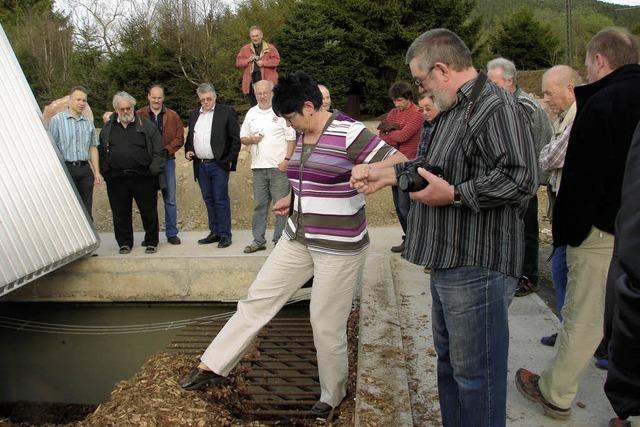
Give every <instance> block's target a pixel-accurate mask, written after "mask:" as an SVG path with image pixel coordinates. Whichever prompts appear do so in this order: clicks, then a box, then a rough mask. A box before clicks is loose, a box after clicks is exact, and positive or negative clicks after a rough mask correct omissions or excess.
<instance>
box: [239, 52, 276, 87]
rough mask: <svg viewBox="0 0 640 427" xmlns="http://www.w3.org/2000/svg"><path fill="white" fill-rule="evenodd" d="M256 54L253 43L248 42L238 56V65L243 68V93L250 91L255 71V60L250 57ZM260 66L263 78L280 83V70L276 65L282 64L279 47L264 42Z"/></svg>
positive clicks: (274, 83)
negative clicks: (252, 74)
mask: <svg viewBox="0 0 640 427" xmlns="http://www.w3.org/2000/svg"><path fill="white" fill-rule="evenodd" d="M255 54H256V50H255V49H254V47H253V43H248V44H246V45H244V46H242V48H241V49H240V52H238V56H237V57H236V67H238V68H240V69H241V70H242V93H244V94H245V95H246V94H248V93H249V85H251V73H252V72H253V65H254V64H253V61H250V60H249V59H250V58H252V57H253V56H254V55H255ZM258 62H259V64H258V66H259V67H260V70H261V71H262V80H269V81H271V82H272V83H273V85H274V86H275V85H276V84H277V83H278V70H276V67H277V66H278V64H280V54H279V53H278V49H276V47H275V46H274V45H272V44H270V43H267V42H265V41H263V42H262V50H261V51H260V60H259V61H258Z"/></svg>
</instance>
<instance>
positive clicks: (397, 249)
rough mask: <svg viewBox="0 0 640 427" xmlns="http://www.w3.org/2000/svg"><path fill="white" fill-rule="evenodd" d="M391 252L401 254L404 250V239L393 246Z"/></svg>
mask: <svg viewBox="0 0 640 427" xmlns="http://www.w3.org/2000/svg"><path fill="white" fill-rule="evenodd" d="M391 252H393V253H396V254H401V253H402V252H404V240H403V241H402V243H400V244H399V245H397V246H391Z"/></svg>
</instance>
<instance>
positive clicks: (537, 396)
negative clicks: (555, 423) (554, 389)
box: [516, 368, 571, 420]
mask: <svg viewBox="0 0 640 427" xmlns="http://www.w3.org/2000/svg"><path fill="white" fill-rule="evenodd" d="M538 381H540V375H536V374H534V373H533V372H531V371H529V370H527V369H524V368H520V369H518V371H517V372H516V388H517V389H518V391H519V392H520V394H522V395H523V396H524V397H526V398H527V399H529V400H530V401H532V402H536V403H539V404H540V405H541V406H542V409H543V410H544V414H545V415H546V416H548V417H550V418H555V419H557V420H566V419H568V418H569V417H570V416H571V408H567V409H564V408H559V407H557V406H555V405H554V404H552V403H551V402H549V401H548V400H547V399H545V398H544V396H543V395H542V393H541V392H540V386H539V385H538Z"/></svg>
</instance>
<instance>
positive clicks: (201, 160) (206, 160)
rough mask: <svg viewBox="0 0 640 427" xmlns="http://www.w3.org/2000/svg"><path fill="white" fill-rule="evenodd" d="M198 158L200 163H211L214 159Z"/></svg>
mask: <svg viewBox="0 0 640 427" xmlns="http://www.w3.org/2000/svg"><path fill="white" fill-rule="evenodd" d="M198 160H199V161H200V162H202V163H213V162H215V161H216V160H215V159H198Z"/></svg>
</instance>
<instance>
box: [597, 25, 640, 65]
mask: <svg viewBox="0 0 640 427" xmlns="http://www.w3.org/2000/svg"><path fill="white" fill-rule="evenodd" d="M586 50H587V56H588V57H590V58H592V57H593V56H594V55H595V54H597V53H599V54H600V55H602V56H604V57H605V58H607V60H608V61H609V65H610V66H611V68H613V69H614V70H615V69H618V68H620V67H622V66H623V65H627V64H637V63H638V62H639V61H640V50H639V49H638V37H636V36H635V35H633V34H632V33H631V32H630V31H629V30H627V29H626V28H623V27H608V28H604V29H602V30H600V31H598V33H597V34H596V35H595V36H593V37H592V38H591V40H590V41H589V43H587V49H586Z"/></svg>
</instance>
